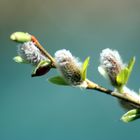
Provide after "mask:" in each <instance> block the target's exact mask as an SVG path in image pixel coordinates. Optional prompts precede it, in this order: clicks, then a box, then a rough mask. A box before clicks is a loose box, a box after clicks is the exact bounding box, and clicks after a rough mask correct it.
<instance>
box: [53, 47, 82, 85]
mask: <svg viewBox="0 0 140 140" xmlns="http://www.w3.org/2000/svg"><path fill="white" fill-rule="evenodd" d="M55 61H56V67H57V68H58V70H59V71H60V72H61V74H62V76H63V78H64V79H65V81H66V82H67V83H68V84H70V85H74V86H76V85H80V84H81V83H82V82H83V81H82V76H81V68H82V64H81V62H79V61H78V59H77V58H75V57H74V56H72V54H71V53H70V51H68V50H65V49H63V50H59V51H57V52H56V53H55Z"/></svg>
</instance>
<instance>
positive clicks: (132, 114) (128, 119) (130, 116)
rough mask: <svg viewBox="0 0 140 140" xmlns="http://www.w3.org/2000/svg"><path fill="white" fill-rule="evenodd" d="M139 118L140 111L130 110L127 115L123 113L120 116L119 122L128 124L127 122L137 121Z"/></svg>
mask: <svg viewBox="0 0 140 140" xmlns="http://www.w3.org/2000/svg"><path fill="white" fill-rule="evenodd" d="M139 118H140V110H139V109H133V110H130V111H128V112H127V113H125V114H124V115H123V116H122V118H121V120H122V121H124V122H126V123H128V122H131V121H134V120H136V119H139Z"/></svg>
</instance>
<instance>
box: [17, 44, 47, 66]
mask: <svg viewBox="0 0 140 140" xmlns="http://www.w3.org/2000/svg"><path fill="white" fill-rule="evenodd" d="M18 55H19V56H20V57H22V59H24V60H25V61H26V62H28V63H31V64H32V65H35V66H37V65H38V63H39V62H40V61H43V60H47V58H46V57H45V56H44V55H43V54H42V53H41V51H40V50H39V49H38V48H37V47H36V46H35V45H34V43H33V42H32V41H29V42H25V43H23V44H20V45H19V46H18Z"/></svg>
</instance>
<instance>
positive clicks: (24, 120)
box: [0, 0, 140, 140]
mask: <svg viewBox="0 0 140 140" xmlns="http://www.w3.org/2000/svg"><path fill="white" fill-rule="evenodd" d="M0 17H1V22H0V40H1V41H0V44H1V45H0V64H1V67H0V76H1V77H0V114H1V115H0V140H46V139H47V140H93V139H95V140H104V139H109V140H112V139H113V140H114V139H116V140H118V139H119V140H122V139H127V140H132V139H135V140H139V130H140V125H139V120H136V121H134V122H131V123H129V124H124V123H122V122H121V121H120V120H119V118H120V117H121V116H122V114H124V113H125V112H124V111H123V109H121V108H120V106H119V105H118V103H117V101H116V99H115V98H112V97H109V96H107V95H103V94H101V93H99V92H96V91H90V90H86V91H85V90H79V89H77V88H72V87H67V86H63V87H62V86H55V85H53V84H50V83H49V82H48V81H47V79H48V77H52V76H54V75H55V74H56V75H59V73H58V74H57V72H56V71H55V70H52V71H50V72H49V73H48V74H47V75H45V76H43V77H36V78H31V72H32V67H31V66H29V65H26V64H25V65H18V64H16V63H14V62H13V60H12V58H13V57H14V56H15V55H16V54H17V53H16V50H17V47H16V46H17V43H14V42H12V41H11V40H10V39H9V36H10V34H11V33H13V32H15V31H25V32H28V33H31V34H33V35H35V36H36V37H37V38H38V39H39V41H40V43H41V44H42V45H43V46H44V47H45V49H47V51H48V52H50V53H51V54H52V55H53V54H54V53H55V51H57V50H59V49H63V48H65V49H69V50H70V51H71V52H72V54H73V55H74V56H77V57H79V58H80V60H81V61H84V60H85V58H86V57H87V56H90V58H91V59H90V65H89V67H88V73H87V77H88V78H90V79H91V80H94V81H96V82H97V83H99V84H101V85H103V86H105V87H108V88H111V89H112V87H111V86H110V85H109V83H107V82H106V80H105V79H104V78H102V76H100V74H99V73H98V71H97V67H98V65H99V53H100V52H101V50H102V49H105V48H107V47H109V48H112V49H116V50H118V51H119V52H120V54H121V56H122V58H123V60H124V62H126V63H127V62H129V59H130V58H131V57H133V56H136V64H135V66H134V68H133V71H132V74H131V77H130V79H129V82H128V84H127V85H128V87H129V88H131V89H134V90H136V91H138V89H139V87H140V84H139V81H140V62H139V60H140V55H139V54H140V47H139V46H140V39H139V37H140V1H139V0H117V1H116V0H46V1H44V0H40V1H37V0H24V1H19V0H12V1H11V0H1V1H0Z"/></svg>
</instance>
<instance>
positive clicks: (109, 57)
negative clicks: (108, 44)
mask: <svg viewBox="0 0 140 140" xmlns="http://www.w3.org/2000/svg"><path fill="white" fill-rule="evenodd" d="M124 66H125V64H123V62H122V59H121V57H120V55H119V53H118V51H116V50H111V49H109V48H107V49H104V50H102V52H101V54H100V66H99V67H98V70H99V72H100V73H101V74H102V75H103V76H104V77H107V78H109V80H110V82H111V84H112V85H113V86H117V85H116V84H117V83H116V77H117V75H118V74H119V72H120V71H121V70H122V69H123V68H124ZM102 71H103V72H104V74H103V72H102Z"/></svg>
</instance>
